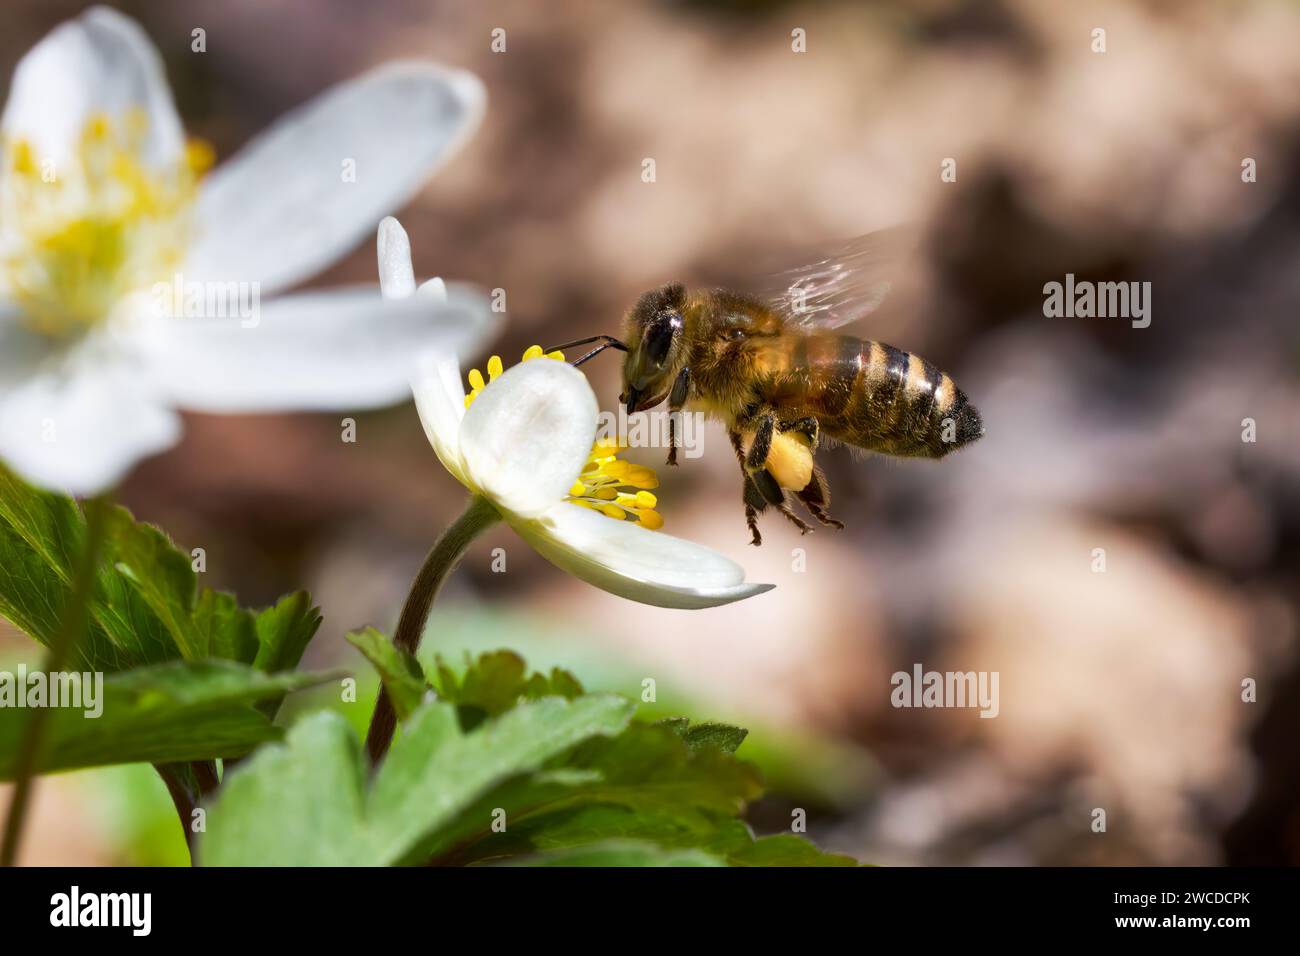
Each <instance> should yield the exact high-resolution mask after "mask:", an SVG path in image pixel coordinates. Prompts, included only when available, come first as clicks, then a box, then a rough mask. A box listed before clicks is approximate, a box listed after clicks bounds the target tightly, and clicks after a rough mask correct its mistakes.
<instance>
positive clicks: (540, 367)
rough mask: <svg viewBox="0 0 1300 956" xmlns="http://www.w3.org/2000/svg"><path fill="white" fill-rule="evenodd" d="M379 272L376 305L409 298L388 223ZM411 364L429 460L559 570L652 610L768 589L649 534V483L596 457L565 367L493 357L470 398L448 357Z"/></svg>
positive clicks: (584, 403) (587, 395) (408, 278)
mask: <svg viewBox="0 0 1300 956" xmlns="http://www.w3.org/2000/svg"><path fill="white" fill-rule="evenodd" d="M379 263H380V282H381V284H382V285H383V288H384V290H385V294H394V295H401V294H405V295H408V296H409V295H411V294H412V290H414V289H415V281H414V277H413V275H412V272H411V264H410V253H409V245H408V244H407V241H406V235H405V233H404V232H402V227H401V226H400V225H398V223H397V221H396V220H395V219H386V220H385V221H384V222H383V223H382V224H381V225H380V227H379ZM425 290H428V293H427V294H430V295H437V291H436V289H432V288H430V286H429V284H428V283H426V284H425V285H424V286H421V287H420V291H419V292H416V293H415V295H416V296H417V297H418V296H419V295H421V294H425ZM552 354H553V355H556V354H558V353H552ZM531 359H540V360H536V361H534V360H531ZM419 364H420V371H419V373H418V375H417V378H416V379H415V381H414V383H413V386H412V387H413V389H414V392H415V405H416V408H418V409H419V412H420V421H421V422H422V423H423V424H424V431H425V434H426V435H428V437H429V443H430V444H432V445H433V450H434V451H435V452H436V453H437V455H438V459H439V460H440V461H441V462H442V464H443V466H444V467H445V468H446V469H447V470H448V471H449V472H451V474H452V476H453V477H455V479H456V480H457V481H459V482H460V483H461V484H462V485H464V486H465V487H466V488H468V489H469V491H470V492H471V493H472V494H475V495H478V496H480V497H482V498H484V499H486V500H487V501H488V502H489V503H490V504H491V505H492V506H493V507H494V508H496V510H497V511H498V512H499V513H500V514H501V517H502V518H503V519H504V520H505V521H506V523H507V524H509V525H510V527H512V528H513V529H514V530H515V531H516V532H517V533H518V534H519V536H520V537H521V538H523V539H524V540H525V541H526V542H528V544H529V545H531V546H532V547H533V549H534V550H536V551H537V552H538V553H539V554H540V555H541V556H542V557H544V558H546V559H547V560H548V561H550V562H551V563H552V564H554V565H555V566H556V567H558V568H560V569H562V570H564V571H567V572H569V573H570V574H572V575H574V576H575V577H578V578H581V579H582V580H583V581H586V582H587V583H588V584H594V585H595V586H596V587H598V588H601V589H603V590H605V591H609V592H610V593H612V594H617V595H619V596H620V597H625V598H628V599H629V600H632V601H639V602H641V603H642V604H653V605H656V606H658V607H672V608H705V607H714V606H716V605H719V604H729V603H730V602H732V601H739V600H741V599H742V598H747V597H750V596H752V595H755V594H761V593H763V592H764V591H769V590H771V589H772V587H773V585H771V584H746V583H745V569H744V568H742V567H741V566H740V565H738V564H736V563H735V562H734V561H732V560H730V559H729V558H726V557H724V556H723V555H721V554H719V553H718V552H716V551H713V550H711V549H710V548H706V547H704V546H703V545H698V544H695V543H693V542H690V541H684V540H682V539H681V538H674V537H672V536H671V535H667V534H663V533H662V532H659V531H655V530H651V529H653V528H657V527H658V526H659V525H660V523H661V521H660V518H659V514H658V512H656V511H655V510H654V508H655V505H656V501H655V499H654V496H653V495H649V492H648V491H646V490H645V489H646V488H648V487H653V484H654V483H653V481H651V480H647V476H648V477H649V479H653V472H651V471H650V470H649V469H647V468H642V467H640V466H636V465H629V464H628V463H627V462H623V461H619V460H617V456H616V454H615V451H616V450H615V449H612V448H610V447H609V446H606V445H603V444H602V443H595V444H594V447H593V443H594V441H595V438H596V430H597V427H598V422H597V411H598V408H597V404H596V396H595V394H594V393H593V392H592V390H591V386H590V385H588V384H587V379H586V376H584V375H583V374H582V373H581V372H579V371H578V370H577V369H575V368H573V367H572V366H571V365H568V364H567V363H565V362H563V361H546V360H545V359H544V358H543V357H542V355H541V349H538V348H536V347H534V348H533V349H530V350H529V352H528V353H526V354H525V357H524V361H523V362H522V363H521V364H519V365H516V366H515V367H513V368H510V369H506V370H503V369H502V367H501V362H500V359H498V358H497V357H496V356H493V358H492V361H491V362H489V364H488V374H489V379H488V380H486V381H485V380H484V379H483V377H482V375H481V374H479V373H478V372H477V370H475V372H473V373H471V385H472V387H473V392H472V393H471V394H470V395H469V396H468V397H467V396H466V394H465V388H464V386H463V385H462V384H461V378H460V364H459V362H458V361H457V360H456V359H455V358H454V357H450V356H446V355H440V354H430V355H425V356H422V357H421V359H420V362H419ZM619 466H623V467H619ZM624 487H628V488H631V489H632V491H630V492H628V491H623V490H622V489H623V488H624ZM578 506H581V507H578Z"/></svg>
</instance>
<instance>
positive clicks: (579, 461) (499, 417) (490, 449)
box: [460, 358, 597, 517]
mask: <svg viewBox="0 0 1300 956" xmlns="http://www.w3.org/2000/svg"><path fill="white" fill-rule="evenodd" d="M596 411H597V406H596V396H595V394H594V393H593V392H592V391H591V386H590V385H588V384H587V378H586V376H584V375H583V374H582V373H581V372H579V371H578V370H577V369H576V368H574V367H573V366H571V365H569V364H568V363H566V362H558V361H556V360H554V359H545V358H538V359H534V360H533V361H531V362H523V363H521V364H519V365H516V366H514V368H511V369H507V370H506V372H505V373H504V374H503V375H501V376H500V377H499V378H498V379H497V380H496V381H495V382H492V383H491V384H490V385H489V386H488V387H487V388H485V389H484V390H483V391H482V392H480V393H479V396H478V398H476V399H474V404H472V405H470V407H469V410H468V411H467V412H466V413H465V417H464V419H462V421H461V423H460V451H461V455H462V456H463V458H464V460H465V469H466V473H467V477H468V478H469V480H470V482H471V484H472V485H473V486H474V487H476V488H478V489H479V490H480V491H482V492H483V494H485V495H486V496H487V497H488V498H490V499H491V500H492V501H493V502H494V503H495V504H497V505H499V506H500V507H501V508H503V509H505V510H506V511H510V512H514V513H515V514H517V515H521V516H523V517H536V516H538V515H540V514H542V513H543V512H545V511H546V510H547V509H548V508H550V507H551V506H552V505H554V504H556V503H557V502H559V501H560V500H562V499H563V498H564V496H565V495H566V494H568V492H569V488H570V487H572V486H573V482H574V480H575V479H576V478H577V477H578V472H580V471H581V470H582V466H583V465H584V464H585V463H586V461H587V455H588V454H589V453H590V452H591V445H592V442H593V441H595V438H596Z"/></svg>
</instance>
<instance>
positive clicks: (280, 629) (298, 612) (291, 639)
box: [221, 591, 321, 674]
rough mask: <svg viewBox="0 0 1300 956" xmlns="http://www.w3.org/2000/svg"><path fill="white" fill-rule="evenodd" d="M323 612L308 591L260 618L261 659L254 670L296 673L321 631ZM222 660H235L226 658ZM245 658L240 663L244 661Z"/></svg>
mask: <svg viewBox="0 0 1300 956" xmlns="http://www.w3.org/2000/svg"><path fill="white" fill-rule="evenodd" d="M320 622H321V615H320V608H318V607H316V606H314V605H313V604H312V603H311V595H309V594H308V593H307V592H306V591H295V592H294V593H293V594H287V595H285V596H284V597H282V598H280V601H279V603H277V604H276V605H275V606H273V607H268V608H266V609H265V610H263V611H261V612H259V613H258V615H257V620H256V621H255V624H254V631H255V633H256V635H257V656H256V657H255V658H254V659H253V666H254V667H256V668H258V669H259V670H264V671H266V672H267V673H268V674H271V673H275V672H276V671H287V670H293V668H295V667H297V666H298V662H299V661H301V660H302V655H303V652H304V651H305V650H307V645H308V644H309V643H310V642H311V639H312V638H313V637H315V636H316V631H317V629H318V628H319V627H320ZM221 656H223V657H225V656H232V657H233V656H234V655H233V654H231V655H226V654H222V655H221ZM243 659H244V658H243V657H242V656H241V657H240V658H239V660H243Z"/></svg>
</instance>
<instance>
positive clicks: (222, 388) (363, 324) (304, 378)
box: [143, 286, 499, 412]
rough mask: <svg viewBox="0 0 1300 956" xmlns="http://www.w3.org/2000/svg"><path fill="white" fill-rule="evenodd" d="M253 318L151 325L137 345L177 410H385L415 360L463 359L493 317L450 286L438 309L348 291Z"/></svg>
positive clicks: (304, 298)
mask: <svg viewBox="0 0 1300 956" xmlns="http://www.w3.org/2000/svg"><path fill="white" fill-rule="evenodd" d="M247 311H249V312H250V313H251V312H253V311H254V310H247ZM256 311H257V312H258V313H259V314H258V315H257V316H256V324H255V325H254V324H252V323H253V322H254V319H252V318H250V319H247V320H244V319H241V318H239V317H237V316H236V317H232V318H171V319H160V320H156V321H155V322H154V323H153V326H152V328H151V331H150V333H149V334H148V335H147V336H146V337H145V340H144V342H145V344H144V346H143V347H144V348H146V349H147V350H148V354H149V355H150V357H151V359H152V364H153V365H154V366H155V367H156V368H155V372H154V374H155V377H156V378H157V379H158V381H160V382H161V383H162V386H163V387H164V388H165V389H166V391H167V393H168V394H169V395H170V396H171V397H172V399H173V400H174V401H175V403H176V404H178V405H180V406H181V407H183V408H189V409H193V410H195V411H204V412H246V411H292V410H325V409H345V410H351V409H362V408H377V407H381V406H384V405H393V404H396V403H398V402H403V401H406V400H407V399H408V398H409V397H410V378H411V373H412V371H413V369H414V360H415V357H416V356H417V355H419V354H420V353H422V352H425V351H437V352H441V353H444V354H449V355H455V354H458V353H461V352H472V351H474V350H475V349H477V348H478V347H479V346H480V345H481V344H482V343H483V342H484V341H486V339H487V338H488V336H490V335H491V334H492V332H493V331H494V330H495V327H496V325H497V320H498V319H499V316H497V315H495V314H494V313H493V312H492V310H491V309H490V308H489V307H488V302H487V300H486V298H484V296H483V295H482V293H480V292H478V291H477V290H475V289H472V288H470V287H467V286H453V288H452V295H451V298H450V301H448V302H447V303H446V304H438V303H435V302H430V301H429V300H427V299H424V298H421V297H419V296H412V297H410V298H406V299H384V298H382V297H381V296H380V294H379V290H378V289H377V288H375V287H374V286H351V287H347V288H339V289H326V290H322V291H320V292H307V293H302V294H301V295H292V296H283V297H281V298H277V299H273V300H272V301H271V302H268V303H266V304H264V305H261V306H260V309H259V310H256ZM246 325H247V326H248V327H245V326H246Z"/></svg>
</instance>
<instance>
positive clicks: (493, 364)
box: [487, 355, 502, 382]
mask: <svg viewBox="0 0 1300 956" xmlns="http://www.w3.org/2000/svg"><path fill="white" fill-rule="evenodd" d="M487 369H488V381H490V382H495V381H496V380H497V376H498V375H500V374H501V372H502V366H501V356H500V355H494V356H492V357H491V358H490V359H488V364H487Z"/></svg>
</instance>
